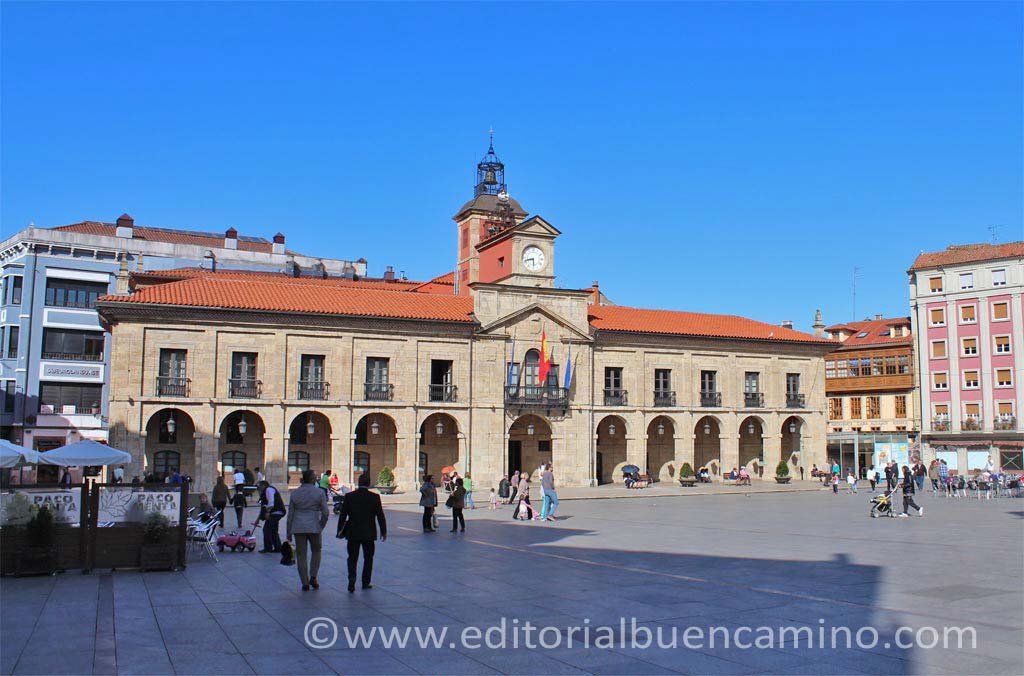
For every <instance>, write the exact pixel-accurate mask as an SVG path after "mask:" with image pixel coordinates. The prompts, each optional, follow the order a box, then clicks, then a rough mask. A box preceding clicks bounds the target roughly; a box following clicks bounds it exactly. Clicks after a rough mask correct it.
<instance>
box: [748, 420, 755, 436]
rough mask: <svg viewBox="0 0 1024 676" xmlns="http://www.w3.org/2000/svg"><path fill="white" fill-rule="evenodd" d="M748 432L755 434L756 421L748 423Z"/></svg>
mask: <svg viewBox="0 0 1024 676" xmlns="http://www.w3.org/2000/svg"><path fill="white" fill-rule="evenodd" d="M747 434H750V435H751V436H753V434H754V423H747Z"/></svg>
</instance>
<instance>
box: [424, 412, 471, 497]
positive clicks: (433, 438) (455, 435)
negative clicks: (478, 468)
mask: <svg viewBox="0 0 1024 676" xmlns="http://www.w3.org/2000/svg"><path fill="white" fill-rule="evenodd" d="M438 424H440V427H438ZM438 430H441V431H440V432H438ZM419 435H420V436H419V441H420V444H419V447H420V452H419V458H418V461H417V466H416V479H417V480H421V479H422V478H423V475H424V474H432V475H434V478H435V480H436V481H437V482H438V484H440V482H441V470H442V469H443V468H445V467H446V466H449V465H451V466H453V467H455V469H456V470H458V471H459V473H460V474H464V473H465V471H464V470H465V468H464V467H462V465H461V464H460V462H461V458H460V455H459V421H458V420H456V419H455V418H454V417H453V416H451V415H449V414H448V413H431V414H430V415H428V416H427V417H426V418H424V419H423V422H422V423H420V430H419Z"/></svg>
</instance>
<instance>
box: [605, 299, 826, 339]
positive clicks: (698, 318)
mask: <svg viewBox="0 0 1024 676" xmlns="http://www.w3.org/2000/svg"><path fill="white" fill-rule="evenodd" d="M589 315H590V317H589V319H590V325H591V326H593V327H594V328H595V329H598V330H599V331H623V332H630V333H658V334H665V335H679V336H699V337H709V338H741V339H747V340H772V341H788V342H799V343H827V342H828V341H826V340H825V339H823V338H815V337H814V336H812V335H811V334H809V333H803V332H801V331H794V330H793V329H786V328H783V327H781V326H776V325H774V324H766V323H764V322H759V321H755V320H753V319H747V318H745V317H736V316H734V315H712V314H704V313H700V312H676V311H672V310H646V309H641V308H633V307H622V306H621V305H591V306H590V307H589Z"/></svg>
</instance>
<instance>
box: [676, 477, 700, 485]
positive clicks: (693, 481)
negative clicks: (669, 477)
mask: <svg viewBox="0 0 1024 676" xmlns="http://www.w3.org/2000/svg"><path fill="white" fill-rule="evenodd" d="M679 485H680V486H682V487H684V488H691V487H693V486H696V485H697V477H694V476H690V477H679Z"/></svg>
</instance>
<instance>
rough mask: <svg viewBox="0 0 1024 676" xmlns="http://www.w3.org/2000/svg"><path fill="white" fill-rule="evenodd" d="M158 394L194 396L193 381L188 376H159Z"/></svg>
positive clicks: (159, 395) (157, 381)
mask: <svg viewBox="0 0 1024 676" xmlns="http://www.w3.org/2000/svg"><path fill="white" fill-rule="evenodd" d="M156 396H158V397H190V396H192V381H191V380H190V379H188V378H172V377H170V376H158V377H157V379H156Z"/></svg>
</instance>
